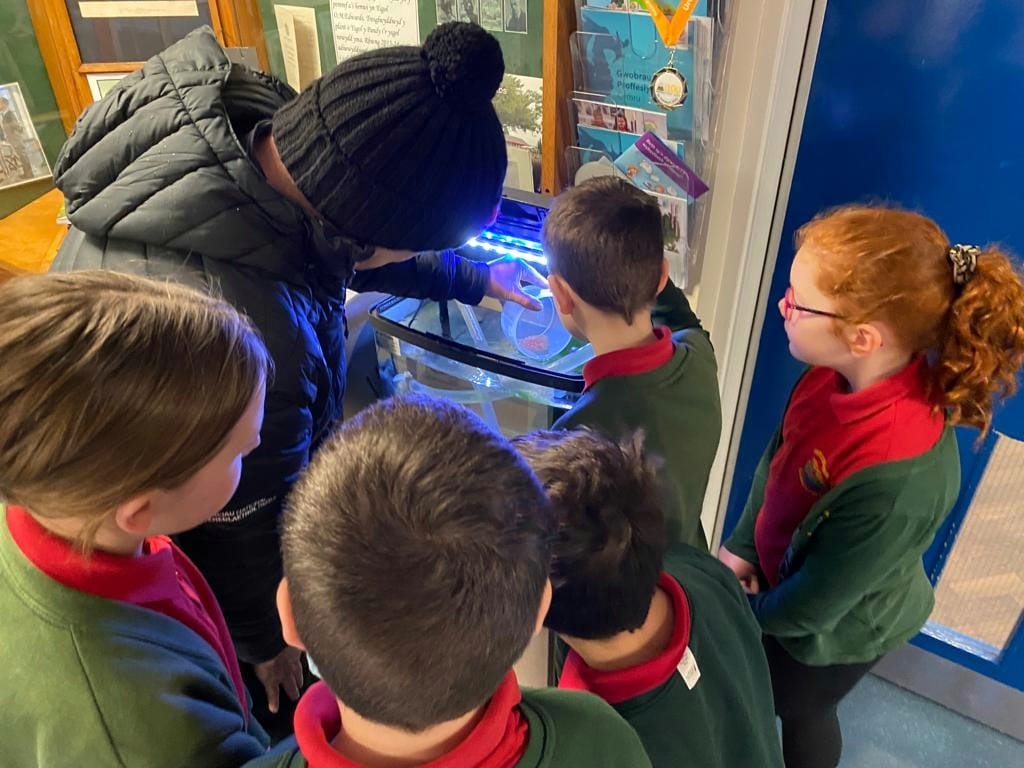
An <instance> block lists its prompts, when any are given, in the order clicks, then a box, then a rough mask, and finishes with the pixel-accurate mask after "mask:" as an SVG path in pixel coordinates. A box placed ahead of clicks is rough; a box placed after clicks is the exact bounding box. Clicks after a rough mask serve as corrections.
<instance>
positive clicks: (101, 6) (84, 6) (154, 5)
mask: <svg viewBox="0 0 1024 768" xmlns="http://www.w3.org/2000/svg"><path fill="white" fill-rule="evenodd" d="M78 10H79V11H80V12H81V14H82V18H83V19H130V18H146V17H150V18H159V17H161V16H167V17H173V16H198V15H199V6H198V5H197V4H196V0H99V2H90V1H89V0H83V2H80V3H79V4H78Z"/></svg>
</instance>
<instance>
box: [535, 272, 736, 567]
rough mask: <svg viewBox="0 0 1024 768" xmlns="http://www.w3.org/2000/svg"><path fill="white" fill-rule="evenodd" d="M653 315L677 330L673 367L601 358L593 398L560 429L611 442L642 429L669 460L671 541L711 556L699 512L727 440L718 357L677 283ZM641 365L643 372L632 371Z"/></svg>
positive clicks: (630, 353)
mask: <svg viewBox="0 0 1024 768" xmlns="http://www.w3.org/2000/svg"><path fill="white" fill-rule="evenodd" d="M652 317H653V320H654V323H655V325H665V326H668V328H669V329H670V330H671V332H672V339H671V340H672V343H673V345H674V352H673V353H671V356H670V357H669V358H668V359H667V361H665V362H664V363H662V364H660V365H658V366H657V367H655V368H653V369H647V370H644V368H645V366H644V365H643V362H642V361H640V363H639V366H637V365H636V363H637V358H638V357H640V356H643V355H644V354H645V350H643V349H642V348H641V349H638V350H620V351H617V352H611V353H608V354H606V355H599V356H598V357H596V358H594V360H592V361H590V362H589V363H587V366H586V367H585V368H584V377H585V378H586V379H587V384H588V387H587V390H586V392H584V394H583V396H582V397H581V398H580V399H579V401H578V402H577V403H576V405H575V406H573V408H572V410H570V411H569V412H568V413H566V414H565V415H564V416H562V417H561V418H560V419H559V420H558V421H556V422H555V425H554V426H555V428H556V429H573V428H574V427H591V428H593V429H596V430H597V431H599V432H601V433H603V434H605V435H607V436H608V437H610V438H612V439H618V438H620V437H622V436H623V435H624V434H625V433H627V432H632V431H635V430H637V429H642V430H643V431H644V434H645V436H646V440H645V445H646V446H647V450H648V451H649V452H650V453H651V454H652V455H655V456H658V457H660V458H661V459H662V460H663V462H664V464H663V467H662V469H661V473H660V474H661V477H662V480H663V482H664V484H665V493H666V497H667V506H666V514H665V521H666V525H667V526H668V533H669V537H670V541H673V542H683V543H685V544H690V545H692V546H695V547H699V548H701V549H704V550H707V548H708V544H707V539H706V538H705V536H704V530H703V528H702V527H701V523H700V513H701V508H702V507H703V505H704V492H705V491H706V490H707V484H708V476H709V475H710V473H711V464H712V463H713V462H714V460H715V454H716V453H717V451H718V442H719V439H720V437H721V434H722V404H721V401H720V399H719V392H718V366H717V363H716V362H715V351H714V348H713V347H712V346H711V339H710V338H709V337H708V334H707V333H706V332H705V331H704V329H703V328H701V326H700V321H699V320H698V319H697V316H696V315H695V314H694V313H693V311H692V310H691V309H690V305H689V303H688V302H687V300H686V296H685V295H684V294H683V292H682V291H681V290H679V288H677V287H676V286H675V285H673V284H672V283H669V284H668V285H667V286H666V287H665V290H664V291H662V292H661V294H660V295H659V297H658V304H657V305H656V306H655V308H654V312H653V314H652ZM656 343H657V342H656ZM649 346H654V345H649ZM638 367H639V369H640V371H641V372H633V371H635V370H637V368H638ZM595 372H598V373H597V374H596V375H595ZM595 379H596V380H595Z"/></svg>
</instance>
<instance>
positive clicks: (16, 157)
mask: <svg viewBox="0 0 1024 768" xmlns="http://www.w3.org/2000/svg"><path fill="white" fill-rule="evenodd" d="M50 176H52V173H51V171H50V164H49V163H48V162H47V161H46V155H45V154H43V146H42V144H40V143H39V134H37V133H36V127H35V126H34V125H33V124H32V117H31V116H30V115H29V113H28V108H27V107H26V106H25V99H24V97H23V96H22V95H21V86H20V85H19V84H18V83H6V84H3V85H0V189H7V188H8V187H14V186H18V185H19V184H28V183H29V182H33V181H37V180H39V179H46V178H49V177H50Z"/></svg>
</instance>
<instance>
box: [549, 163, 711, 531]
mask: <svg viewBox="0 0 1024 768" xmlns="http://www.w3.org/2000/svg"><path fill="white" fill-rule="evenodd" d="M543 239H544V247H545V252H546V253H547V258H548V267H549V271H550V275H549V279H550V284H551V293H552V296H553V297H554V300H555V304H556V306H557V307H558V312H559V314H560V316H561V318H562V322H563V323H564V325H565V327H566V328H568V329H569V330H570V331H571V332H572V333H573V335H575V336H577V337H578V338H581V339H585V340H587V341H589V342H590V343H591V344H592V345H593V347H594V352H595V353H596V356H595V357H594V359H592V360H591V361H590V362H588V363H587V364H586V366H584V368H583V377H584V379H585V381H586V390H585V392H584V394H583V396H582V397H581V398H580V400H579V401H578V402H577V403H576V405H575V406H574V407H573V408H572V409H571V410H570V411H569V412H568V413H567V414H565V415H564V416H562V418H560V419H559V420H558V421H557V422H556V423H555V428H557V429H569V428H572V427H592V428H594V429H597V430H599V431H601V432H602V433H604V434H606V435H608V436H609V437H611V438H613V439H618V438H619V437H621V436H622V435H624V434H626V433H629V432H632V431H634V430H637V429H642V430H644V432H645V433H646V435H647V445H648V448H649V449H650V450H651V451H652V452H653V453H656V454H658V455H659V456H660V457H661V458H662V459H663V461H664V464H663V468H662V470H661V472H660V473H659V477H660V480H661V482H662V484H663V487H664V491H665V494H666V499H667V505H666V508H665V513H666V514H665V521H666V525H667V529H668V533H669V537H670V539H671V540H672V541H682V542H686V543H688V544H693V545H695V546H698V547H701V548H702V549H707V539H706V537H705V535H704V530H703V528H702V527H701V522H700V512H701V507H702V506H703V503H704V493H705V491H706V489H707V483H708V476H709V474H710V472H711V465H712V463H713V462H714V459H715V453H716V452H717V450H718V442H719V438H720V436H721V431H722V406H721V402H720V400H719V393H718V378H717V375H718V369H717V365H716V363H715V352H714V349H713V348H712V346H711V340H710V338H709V337H708V334H707V333H706V332H705V331H704V329H703V328H701V325H700V320H698V319H697V316H696V315H695V314H694V313H693V311H692V310H691V309H690V305H689V303H688V302H687V300H686V296H684V295H683V292H682V291H681V290H680V289H679V288H678V287H677V286H675V285H674V284H673V283H672V282H671V281H670V280H669V278H668V262H667V261H666V260H665V255H664V244H663V241H662V217H661V210H660V208H659V207H658V203H657V202H656V201H655V200H654V198H653V197H651V196H650V195H648V194H646V193H645V192H642V191H641V190H639V189H637V188H636V187H635V186H633V185H632V184H630V183H629V182H627V181H625V180H623V179H619V178H613V177H602V178H598V179H593V180H591V181H588V182H585V183H584V184H581V185H579V186H578V187H575V188H573V189H570V190H569V191H567V192H565V193H564V194H562V195H561V196H560V197H559V198H558V199H557V200H556V201H555V204H554V206H553V207H552V208H551V212H550V213H549V214H548V217H547V220H546V221H545V223H544V230H543Z"/></svg>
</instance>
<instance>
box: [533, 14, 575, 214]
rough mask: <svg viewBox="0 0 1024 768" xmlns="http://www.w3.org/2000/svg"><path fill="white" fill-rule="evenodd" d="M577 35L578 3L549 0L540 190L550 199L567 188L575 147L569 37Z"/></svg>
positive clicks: (545, 15)
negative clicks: (568, 159) (570, 151)
mask: <svg viewBox="0 0 1024 768" xmlns="http://www.w3.org/2000/svg"><path fill="white" fill-rule="evenodd" d="M575 31H576V3H575V0H545V3H544V65H543V75H544V92H543V96H542V116H541V176H540V186H541V191H542V192H544V194H547V195H557V194H558V193H559V192H561V191H562V190H563V189H564V188H565V187H566V186H567V180H566V163H565V148H566V147H568V146H571V145H572V144H573V143H575V142H573V141H572V132H573V126H572V123H571V121H570V119H569V108H568V107H567V106H566V105H567V104H568V99H569V96H570V94H571V93H572V91H573V87H574V86H573V73H572V52H571V50H570V46H569V37H570V36H571V35H572V33H573V32H575Z"/></svg>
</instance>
